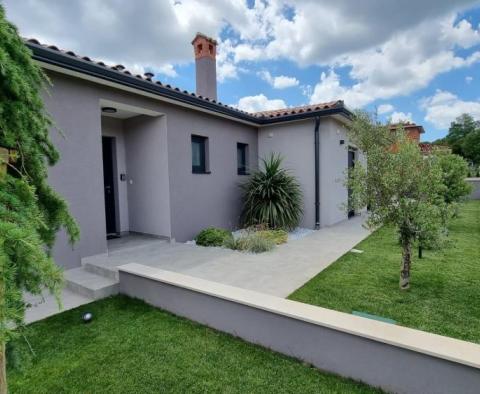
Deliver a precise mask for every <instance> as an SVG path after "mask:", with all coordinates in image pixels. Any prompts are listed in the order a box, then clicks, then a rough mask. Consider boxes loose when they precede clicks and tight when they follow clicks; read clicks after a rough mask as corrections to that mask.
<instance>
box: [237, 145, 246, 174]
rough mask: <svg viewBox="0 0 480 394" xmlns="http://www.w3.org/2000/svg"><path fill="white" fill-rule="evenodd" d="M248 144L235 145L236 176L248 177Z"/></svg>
mask: <svg viewBox="0 0 480 394" xmlns="http://www.w3.org/2000/svg"><path fill="white" fill-rule="evenodd" d="M247 157H248V144H242V143H240V142H239V143H237V173H238V175H248V168H247V166H248V163H247Z"/></svg>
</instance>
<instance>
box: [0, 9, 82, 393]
mask: <svg viewBox="0 0 480 394" xmlns="http://www.w3.org/2000/svg"><path fill="white" fill-rule="evenodd" d="M46 82H47V78H46V76H45V75H44V73H43V72H42V70H41V69H40V67H39V66H38V65H36V64H35V63H34V61H33V60H32V54H31V52H30V50H29V49H28V48H27V47H26V46H25V44H24V42H23V40H22V38H21V37H20V36H19V35H18V32H17V29H16V28H15V26H13V25H12V24H11V23H9V22H8V21H7V20H6V19H5V12H4V10H3V8H2V7H1V6H0V147H1V150H2V152H9V154H6V155H5V154H4V155H0V394H4V393H6V392H7V384H6V372H5V371H6V366H5V364H6V361H5V345H6V343H7V342H8V341H9V340H10V339H11V338H12V337H13V336H15V335H16V333H17V332H18V330H19V329H21V327H22V324H23V320H24V314H25V309H26V304H25V302H24V300H23V295H24V293H25V292H29V293H32V294H40V293H41V292H42V291H44V290H48V291H50V292H51V293H53V294H55V295H56V296H57V299H58V300H60V299H59V298H58V296H59V292H60V290H61V287H62V283H63V279H62V272H61V270H60V268H59V267H58V266H57V265H56V264H55V262H54V261H53V259H52V256H51V249H52V247H53V245H54V242H55V236H56V233H57V232H58V231H59V230H60V229H62V228H63V229H65V231H66V233H67V234H68V237H69V239H70V241H71V242H72V243H73V242H74V241H75V240H77V239H78V237H79V229H78V226H77V224H76V222H75V220H74V219H73V218H72V217H71V215H70V214H69V211H68V206H67V204H66V202H65V201H64V200H63V199H62V198H61V197H60V196H59V195H58V194H57V193H56V192H55V191H54V190H53V189H52V188H51V187H50V186H49V184H48V182H47V169H48V166H49V165H50V166H51V165H54V164H55V163H57V161H58V160H59V153H58V152H57V150H56V149H55V147H54V146H53V144H52V142H51V141H50V138H49V132H50V130H51V128H52V121H51V119H50V118H49V116H48V115H47V114H46V112H45V109H44V106H43V102H42V97H41V92H42V89H45V88H46V87H47V83H46ZM12 152H13V153H12ZM1 168H3V171H2V170H1Z"/></svg>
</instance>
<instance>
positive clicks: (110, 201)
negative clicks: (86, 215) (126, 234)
mask: <svg viewBox="0 0 480 394" xmlns="http://www.w3.org/2000/svg"><path fill="white" fill-rule="evenodd" d="M114 143H115V140H114V138H113V137H102V150H103V186H104V193H105V220H106V224H107V238H108V237H111V236H115V235H116V234H117V224H116V219H115V189H114V180H115V175H114V170H113V147H114Z"/></svg>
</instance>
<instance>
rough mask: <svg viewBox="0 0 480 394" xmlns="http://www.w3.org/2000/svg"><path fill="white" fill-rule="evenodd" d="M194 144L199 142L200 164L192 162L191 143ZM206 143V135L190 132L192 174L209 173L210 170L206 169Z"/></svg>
mask: <svg viewBox="0 0 480 394" xmlns="http://www.w3.org/2000/svg"><path fill="white" fill-rule="evenodd" d="M194 144H199V145H200V147H201V149H200V165H194V164H193V145H194ZM207 144H208V137H204V136H201V135H194V134H192V137H191V149H192V155H191V157H192V173H193V174H210V171H208V166H207V164H208V160H207V159H208V158H207V154H208V149H207Z"/></svg>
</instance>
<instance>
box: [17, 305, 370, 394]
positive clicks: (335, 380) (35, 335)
mask: <svg viewBox="0 0 480 394" xmlns="http://www.w3.org/2000/svg"><path fill="white" fill-rule="evenodd" d="M87 310H88V311H91V312H93V314H94V320H93V321H92V322H91V323H89V324H84V323H82V322H81V319H80V317H81V315H82V313H83V312H85V311H87ZM26 336H27V338H28V340H29V341H30V344H31V345H32V347H33V349H34V351H35V353H36V356H35V357H34V359H33V360H32V362H31V363H30V365H29V364H28V363H27V364H24V368H23V371H22V370H11V369H9V371H8V379H9V384H10V392H11V393H36V394H37V393H66V392H68V393H100V392H101V393H158V392H168V393H185V392H188V393H199V392H201V393H205V392H222V393H253V392H262V393H293V392H300V393H376V392H379V391H377V390H375V389H373V388H370V387H368V386H365V385H363V384H361V383H357V382H354V381H351V380H348V379H343V378H340V377H338V376H335V375H330V374H327V373H322V372H319V371H318V370H316V369H314V368H311V367H309V366H306V365H304V364H302V363H301V362H299V361H297V360H294V359H292V358H289V357H286V356H283V355H280V354H278V353H274V352H272V351H269V350H267V349H264V348H261V347H258V346H255V345H252V344H249V343H246V342H244V341H242V340H240V339H238V338H234V337H232V336H230V335H227V334H223V333H219V332H217V331H215V330H212V329H209V328H207V327H205V326H201V325H199V324H196V323H193V322H191V321H188V320H186V319H183V318H180V317H176V316H174V315H171V314H169V313H167V312H164V311H161V310H158V309H155V308H153V307H150V306H148V305H146V304H144V303H143V302H141V301H138V300H133V299H129V298H126V297H122V296H117V297H113V298H108V299H105V300H102V301H98V302H95V303H92V304H89V305H85V306H83V307H80V308H78V309H75V310H72V311H67V312H64V313H61V314H59V315H56V316H53V317H51V318H49V319H46V320H43V321H41V322H37V323H34V324H32V325H30V326H28V327H27V332H26ZM26 346H27V345H26V344H25V342H24V341H19V342H18V345H17V348H19V349H21V350H22V349H23V351H25V349H26ZM20 354H22V352H20Z"/></svg>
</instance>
